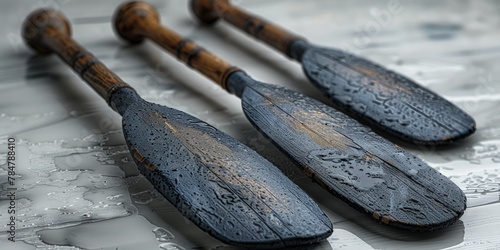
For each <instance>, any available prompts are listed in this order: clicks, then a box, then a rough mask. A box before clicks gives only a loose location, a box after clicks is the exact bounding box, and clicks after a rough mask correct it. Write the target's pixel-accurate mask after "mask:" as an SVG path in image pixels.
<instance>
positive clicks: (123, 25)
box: [114, 2, 241, 89]
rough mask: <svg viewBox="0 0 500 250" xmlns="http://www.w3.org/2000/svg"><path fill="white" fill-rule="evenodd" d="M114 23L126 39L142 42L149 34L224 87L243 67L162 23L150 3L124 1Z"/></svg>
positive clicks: (149, 36) (132, 41)
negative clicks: (226, 60) (230, 76)
mask: <svg viewBox="0 0 500 250" xmlns="http://www.w3.org/2000/svg"><path fill="white" fill-rule="evenodd" d="M114 23H115V30H116V32H117V33H118V34H119V35H120V36H121V37H122V38H124V39H125V40H127V41H129V42H131V43H139V42H141V41H142V40H144V38H149V39H151V40H153V41H154V42H155V43H157V44H158V45H159V46H161V47H163V48H164V49H165V50H167V51H168V52H169V53H171V54H173V55H175V56H177V58H178V59H179V60H181V61H183V62H184V63H186V64H187V65H188V66H190V67H192V68H194V69H196V70H197V71H199V72H200V73H202V74H204V75H205V76H207V77H208V78H210V79H211V80H212V81H214V82H216V83H218V84H219V85H221V86H222V87H223V88H224V89H227V79H228V77H229V75H230V74H232V73H234V72H236V71H241V70H240V69H239V68H237V67H234V66H232V65H230V64H229V63H227V62H225V61H224V60H222V59H220V58H218V57H217V56H215V55H213V54H212V53H210V52H208V51H206V50H205V49H203V48H201V47H199V46H198V45H196V44H195V43H194V42H192V41H190V40H188V39H185V38H184V37H182V36H180V35H179V34H177V33H175V32H174V31H172V30H170V29H168V28H166V27H164V26H162V25H161V23H160V17H159V15H158V12H157V11H156V10H155V8H154V7H153V6H151V5H150V4H148V3H145V2H129V3H125V4H123V5H122V6H120V7H119V8H118V10H117V12H116V13H115V16H114Z"/></svg>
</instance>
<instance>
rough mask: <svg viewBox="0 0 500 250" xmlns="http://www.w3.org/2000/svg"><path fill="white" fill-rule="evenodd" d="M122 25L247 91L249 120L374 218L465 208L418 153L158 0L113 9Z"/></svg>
mask: <svg viewBox="0 0 500 250" xmlns="http://www.w3.org/2000/svg"><path fill="white" fill-rule="evenodd" d="M114 20H115V21H114V23H115V29H116V32H117V33H118V34H119V35H120V36H121V37H122V38H124V39H126V40H128V41H130V42H133V43H137V42H140V41H142V40H143V39H144V38H149V39H151V40H153V41H154V42H156V43H157V44H158V45H159V46H161V47H162V48H164V49H166V50H167V51H168V52H170V53H171V54H173V55H176V56H177V58H178V59H179V60H181V61H183V62H185V63H186V64H187V65H189V66H190V67H192V68H194V69H196V70H198V71H199V72H201V73H202V74H204V75H205V76H207V77H208V78H210V79H211V80H213V81H214V82H216V83H218V84H219V85H220V86H222V87H223V88H225V89H226V90H227V91H229V92H230V93H232V94H235V95H237V96H238V97H240V98H241V101H242V106H243V111H244V112H245V115H246V116H247V118H248V119H249V120H250V122H251V123H252V124H253V125H254V126H255V127H256V128H257V129H258V130H259V131H260V132H261V133H262V134H264V135H265V136H266V137H268V138H269V139H270V140H271V141H273V142H274V143H275V144H276V145H277V146H278V147H279V148H280V149H281V150H282V151H283V152H285V153H286V154H288V155H289V156H290V157H291V158H292V159H294V160H295V161H296V162H298V164H299V165H300V166H301V167H302V168H303V170H304V171H305V172H306V173H307V174H308V175H309V176H311V177H312V178H313V179H314V180H315V181H317V182H318V183H319V184H321V185H322V186H323V187H324V188H326V189H327V190H329V191H330V192H331V193H332V194H334V195H336V196H338V197H340V198H341V199H343V200H344V201H346V202H347V203H348V204H349V205H351V206H352V207H354V208H356V209H358V210H359V211H361V212H363V213H366V214H368V215H369V216H370V217H372V218H374V219H375V220H378V221H381V222H383V223H385V224H389V225H392V226H395V227H400V228H406V229H410V230H423V231H425V230H435V229H439V228H443V227H446V226H448V225H450V224H451V223H453V222H455V221H456V220H457V219H458V218H459V217H460V216H461V215H462V214H463V212H464V210H465V206H466V203H465V201H466V199H465V195H464V194H463V192H462V191H461V190H460V188H458V187H457V186H456V185H455V184H454V183H453V182H451V181H450V180H449V179H448V178H446V177H445V176H443V175H441V174H440V173H439V172H438V171H436V170H434V169H433V168H431V167H429V166H428V165H427V164H425V163H424V162H422V161H421V160H420V159H418V158H416V157H415V156H413V155H411V154H409V153H407V152H405V151H404V150H403V149H401V148H399V147H397V146H396V145H394V144H392V143H390V142H389V141H387V140H385V139H383V138H382V137H380V136H378V135H377V134H375V133H374V132H372V131H371V130H370V129H368V128H366V127H365V126H363V125H361V124H360V123H358V122H357V121H356V120H353V119H352V118H350V117H348V116H347V115H345V114H343V113H341V112H338V111H336V110H334V109H332V108H330V107H328V106H326V105H324V104H322V103H321V102H319V101H316V100H314V99H312V98H309V97H307V96H304V95H302V94H299V93H297V92H294V91H292V90H289V89H286V88H283V87H278V86H274V85H270V84H266V83H261V82H258V81H255V80H253V79H252V78H250V77H249V76H248V75H247V74H246V73H245V72H243V71H242V70H240V69H238V68H236V67H233V66H231V65H229V64H228V63H226V62H224V61H223V60H222V59H219V58H217V57H216V56H215V55H213V54H211V53H209V52H207V51H206V50H205V49H202V48H200V47H198V46H197V45H196V44H195V43H193V42H191V41H189V40H187V39H184V38H183V37H181V36H180V35H178V34H177V33H175V32H173V31H171V30H169V29H168V28H166V27H165V26H162V25H161V23H160V22H159V15H158V13H157V12H156V10H155V9H154V7H152V6H151V5H149V4H147V3H144V2H130V3H126V4H123V5H122V6H120V7H119V8H118V10H117V11H116V13H115V16H114Z"/></svg>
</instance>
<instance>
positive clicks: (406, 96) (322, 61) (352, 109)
mask: <svg viewBox="0 0 500 250" xmlns="http://www.w3.org/2000/svg"><path fill="white" fill-rule="evenodd" d="M191 10H192V12H193V13H194V14H195V15H196V17H197V18H198V19H199V20H201V21H203V22H205V23H214V22H215V21H217V20H218V19H219V18H222V19H224V20H225V21H227V22H229V23H231V24H232V25H234V26H235V27H237V28H239V29H241V30H243V31H245V32H246V33H248V34H250V35H251V36H254V37H255V38H257V39H259V40H261V41H263V42H265V43H267V44H268V45H270V46H272V47H274V48H275V49H277V50H278V51H280V52H282V53H284V54H285V55H287V56H288V57H290V58H293V59H295V60H297V61H298V62H300V63H302V67H303V70H304V72H305V74H306V76H307V77H308V78H309V80H310V81H311V82H312V83H313V84H314V85H315V86H316V87H317V88H318V89H319V90H320V91H321V92H323V93H324V94H325V95H326V96H328V97H329V98H330V100H332V101H333V103H334V106H335V107H336V108H339V109H340V110H343V111H345V112H346V113H348V114H349V115H351V116H353V117H355V118H356V119H358V120H360V121H362V122H365V123H367V124H370V125H371V126H373V127H374V128H377V129H379V130H381V131H383V132H385V133H387V134H390V135H392V136H395V137H397V138H400V139H403V140H406V141H410V142H413V143H417V144H428V145H433V144H445V143H450V142H453V141H456V140H459V139H462V138H465V137H467V136H469V135H470V134H472V133H474V131H475V130H476V128H475V127H476V125H475V121H474V119H472V117H470V116H469V115H468V114H466V113H465V112H464V111H462V110H460V109H459V108H458V107H456V106H455V105H453V104H452V103H450V102H449V101H447V100H445V99H444V98H442V97H441V96H439V95H437V94H435V93H433V92H432V91H430V90H428V89H426V88H424V87H422V86H420V85H418V84H417V83H415V82H414V81H412V80H410V79H408V78H407V77H404V76H402V75H400V74H397V73H395V72H393V71H390V70H387V69H385V68H384V67H382V66H380V65H378V64H375V63H373V62H371V61H368V60H366V59H363V58H360V57H357V56H355V55H352V54H349V53H347V52H344V51H341V50H337V49H329V48H322V47H317V46H314V45H312V44H309V43H308V42H307V41H306V40H305V39H304V38H302V37H300V36H297V35H295V34H292V33H290V32H288V31H286V30H284V29H282V28H281V27H278V26H276V25H274V24H271V23H269V22H267V21H265V20H263V19H261V18H259V17H257V16H254V15H252V14H250V13H248V12H246V11H244V10H241V9H239V8H237V7H235V6H232V5H231V4H230V2H229V1H228V0H191Z"/></svg>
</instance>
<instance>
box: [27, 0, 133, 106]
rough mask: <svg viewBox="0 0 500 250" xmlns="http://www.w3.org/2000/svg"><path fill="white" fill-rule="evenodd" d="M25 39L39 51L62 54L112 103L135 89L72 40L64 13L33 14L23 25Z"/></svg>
mask: <svg viewBox="0 0 500 250" xmlns="http://www.w3.org/2000/svg"><path fill="white" fill-rule="evenodd" d="M23 37H24V39H25V41H26V43H27V44H28V45H29V46H30V47H32V48H33V49H34V50H36V51H37V52H39V53H51V52H54V53H56V54H57V55H59V57H61V58H62V59H63V60H64V62H66V63H67V64H68V65H69V66H71V68H73V70H74V71H76V73H78V74H79V75H80V77H82V78H83V79H84V80H85V81H86V82H87V83H88V84H89V85H90V86H91V87H92V88H93V89H94V90H95V91H96V92H97V93H98V94H99V95H100V96H101V97H103V98H104V99H105V100H106V101H107V102H108V103H109V101H110V97H111V95H112V93H114V92H115V91H116V90H117V89H119V88H123V87H127V88H131V87H130V86H129V85H128V84H127V83H125V82H123V81H122V80H121V79H120V78H119V77H118V76H117V75H115V74H114V73H113V72H111V71H110V70H109V69H108V68H106V66H104V64H102V63H101V62H100V61H99V60H98V59H97V58H96V57H95V56H94V55H92V54H91V53H90V52H88V51H87V50H86V49H85V48H83V47H82V46H81V45H79V44H78V43H77V42H75V41H74V40H73V39H72V38H71V28H70V23H69V21H68V19H66V17H65V16H64V15H63V14H62V13H60V12H57V11H55V10H50V9H40V10H37V11H35V12H33V13H31V14H30V15H29V16H28V17H27V19H26V20H25V22H24V24H23Z"/></svg>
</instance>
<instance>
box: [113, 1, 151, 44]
mask: <svg viewBox="0 0 500 250" xmlns="http://www.w3.org/2000/svg"><path fill="white" fill-rule="evenodd" d="M159 22H160V15H159V14H158V12H157V11H156V9H155V8H154V7H153V6H152V5H151V4H149V3H146V2H139V1H133V2H127V3H124V4H122V5H120V7H118V9H117V10H116V12H115V14H114V16H113V23H114V28H115V31H116V33H117V34H118V35H119V36H120V37H121V38H123V39H125V40H127V41H128V42H130V43H140V42H142V41H143V40H144V34H142V30H143V29H140V28H139V27H141V26H149V25H150V24H152V23H159Z"/></svg>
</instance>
